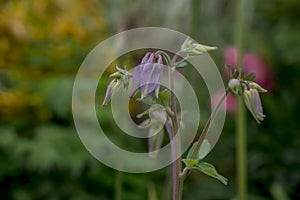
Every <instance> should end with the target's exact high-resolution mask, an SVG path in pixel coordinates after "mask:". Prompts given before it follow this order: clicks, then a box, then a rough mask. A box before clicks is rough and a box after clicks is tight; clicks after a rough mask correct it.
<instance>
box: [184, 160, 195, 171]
mask: <svg viewBox="0 0 300 200" xmlns="http://www.w3.org/2000/svg"><path fill="white" fill-rule="evenodd" d="M182 162H184V164H185V165H186V167H187V168H189V169H192V168H193V167H194V166H195V165H197V164H198V163H199V161H198V160H195V159H182Z"/></svg>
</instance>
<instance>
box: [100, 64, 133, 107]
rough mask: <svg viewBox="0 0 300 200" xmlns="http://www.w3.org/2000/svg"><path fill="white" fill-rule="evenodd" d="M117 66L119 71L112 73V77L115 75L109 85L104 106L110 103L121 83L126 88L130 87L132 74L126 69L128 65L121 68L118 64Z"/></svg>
mask: <svg viewBox="0 0 300 200" xmlns="http://www.w3.org/2000/svg"><path fill="white" fill-rule="evenodd" d="M116 68H117V72H115V73H113V74H111V75H110V77H113V78H114V79H113V80H112V81H111V82H110V83H109V85H108V86H107V89H106V93H105V97H104V100H103V103H102V106H106V105H107V104H108V102H109V101H110V99H111V96H112V95H113V93H114V92H116V91H117V90H118V89H119V88H120V86H121V85H123V86H124V88H125V89H127V87H128V82H129V78H130V77H131V76H132V75H131V73H129V72H128V71H127V70H126V67H124V69H121V68H119V67H118V66H116Z"/></svg>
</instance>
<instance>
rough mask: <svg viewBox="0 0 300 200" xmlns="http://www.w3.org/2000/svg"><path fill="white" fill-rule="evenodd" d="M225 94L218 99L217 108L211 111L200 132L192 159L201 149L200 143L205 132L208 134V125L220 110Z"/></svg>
mask: <svg viewBox="0 0 300 200" xmlns="http://www.w3.org/2000/svg"><path fill="white" fill-rule="evenodd" d="M227 94H228V93H227V92H226V93H225V94H224V95H223V96H222V98H221V99H220V101H219V102H218V104H217V106H216V107H215V109H214V110H213V111H212V113H211V115H210V117H209V119H208V120H207V122H206V124H205V126H204V128H203V130H202V132H201V135H200V137H199V139H198V143H197V145H196V147H195V149H194V151H193V153H192V158H195V157H196V154H197V152H198V151H199V149H200V147H201V144H202V142H203V141H204V139H205V137H206V135H207V132H208V129H209V126H210V123H211V122H212V120H213V119H214V118H215V115H216V113H217V111H218V110H219V109H220V107H221V105H222V103H223V102H224V100H225V98H226V96H227Z"/></svg>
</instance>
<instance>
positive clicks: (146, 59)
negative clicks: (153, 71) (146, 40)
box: [141, 52, 151, 64]
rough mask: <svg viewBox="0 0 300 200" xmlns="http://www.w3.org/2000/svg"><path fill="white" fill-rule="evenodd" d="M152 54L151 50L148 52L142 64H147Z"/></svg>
mask: <svg viewBox="0 0 300 200" xmlns="http://www.w3.org/2000/svg"><path fill="white" fill-rule="evenodd" d="M150 54H151V53H150V52H148V53H146V55H145V56H144V57H143V59H142V62H141V64H145V63H146V62H147V61H148V59H149V56H150Z"/></svg>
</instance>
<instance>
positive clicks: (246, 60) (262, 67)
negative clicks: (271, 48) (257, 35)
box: [224, 46, 274, 91]
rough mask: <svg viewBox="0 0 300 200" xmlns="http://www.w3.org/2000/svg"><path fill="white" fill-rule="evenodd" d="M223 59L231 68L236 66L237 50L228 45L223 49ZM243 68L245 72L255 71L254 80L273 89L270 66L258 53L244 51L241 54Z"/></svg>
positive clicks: (264, 86) (268, 88)
mask: <svg viewBox="0 0 300 200" xmlns="http://www.w3.org/2000/svg"><path fill="white" fill-rule="evenodd" d="M224 60H225V64H227V65H230V67H231V69H234V68H236V66H237V50H236V48H235V47H233V46H229V47H227V48H226V49H225V51H224ZM243 68H244V70H245V72H246V74H249V73H251V72H255V74H256V77H255V78H254V80H253V81H254V82H257V83H258V84H259V85H261V86H262V87H263V88H266V89H267V90H269V91H270V90H272V89H274V88H273V87H274V82H273V77H272V72H271V70H270V67H269V66H268V65H267V64H266V63H265V61H264V60H263V59H262V58H261V57H260V56H259V55H257V54H254V53H247V52H246V53H245V54H244V55H243Z"/></svg>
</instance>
